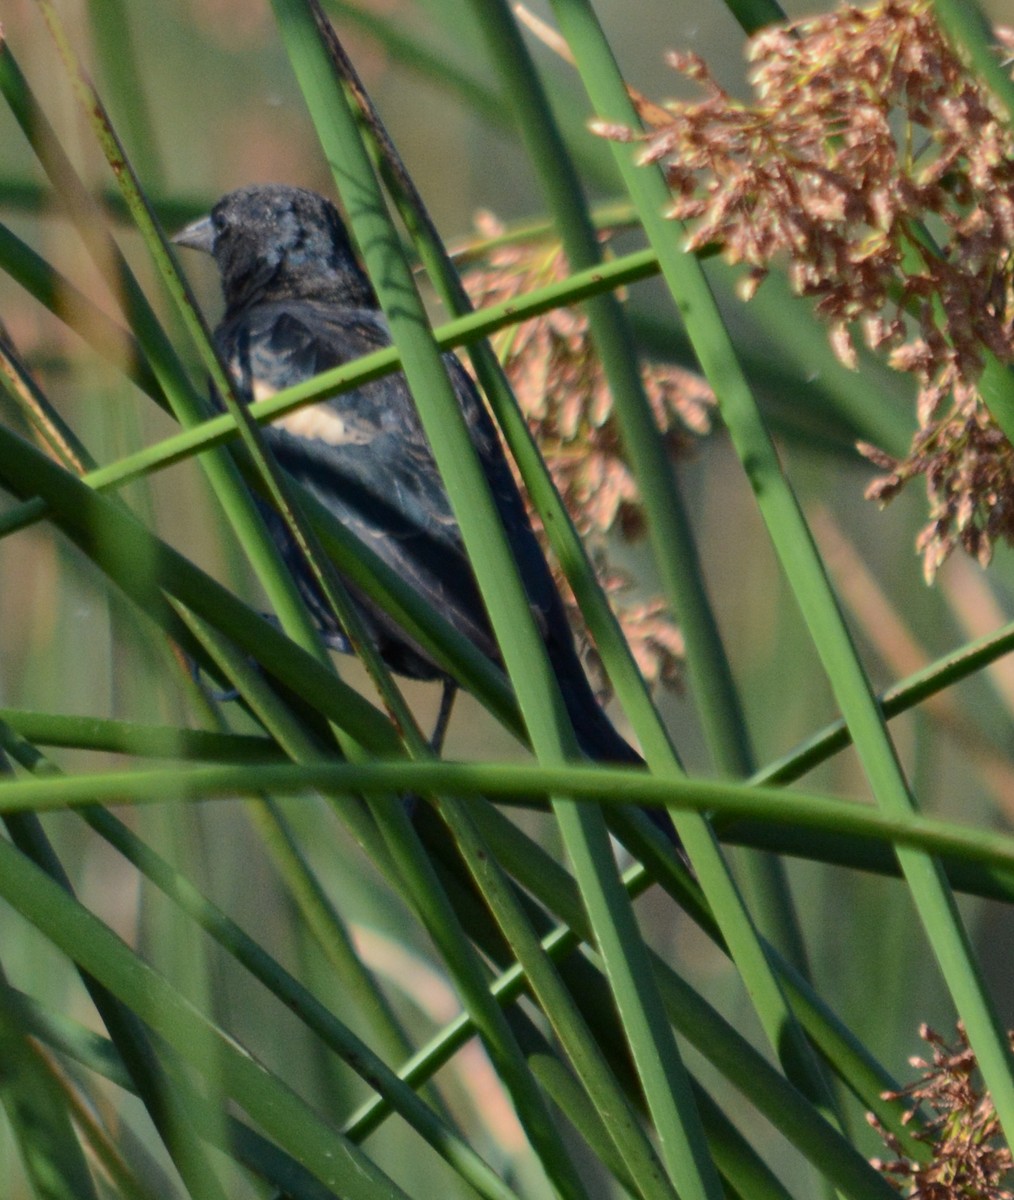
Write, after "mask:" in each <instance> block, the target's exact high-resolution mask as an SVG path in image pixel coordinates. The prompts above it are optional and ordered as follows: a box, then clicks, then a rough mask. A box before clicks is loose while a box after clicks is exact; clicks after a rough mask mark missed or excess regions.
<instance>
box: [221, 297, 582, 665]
mask: <svg viewBox="0 0 1014 1200" xmlns="http://www.w3.org/2000/svg"><path fill="white" fill-rule="evenodd" d="M218 340H219V345H220V348H221V350H222V352H223V354H224V356H225V358H226V360H227V363H228V365H229V367H230V369H231V370H232V372H233V374H234V376H235V377H236V378H237V380H238V381H239V382H240V384H241V388H242V390H243V391H244V392H245V393H246V394H247V395H248V396H249V397H251V398H262V397H264V396H266V395H270V394H273V393H274V392H277V391H280V390H282V389H283V388H286V387H291V386H292V385H294V384H296V383H300V382H303V381H305V380H307V379H310V378H312V377H314V376H315V375H318V374H320V373H321V372H322V371H325V370H328V369H330V368H332V367H335V366H339V365H341V364H343V363H345V362H349V361H352V360H354V359H357V358H360V357H362V356H363V355H365V354H367V353H369V352H371V351H373V350H376V349H379V348H381V347H383V346H386V345H389V344H390V338H389V335H388V333H387V329H386V326H385V324H384V322H383V319H382V318H381V317H380V316H379V314H375V313H373V312H371V311H369V310H350V309H335V308H333V307H331V306H327V305H322V304H315V303H312V302H307V301H302V302H279V303H274V304H262V305H258V306H255V307H254V308H252V309H250V310H248V311H247V312H246V313H244V314H241V315H240V316H239V317H238V318H236V319H234V320H233V321H231V322H229V323H228V324H226V325H224V326H223V327H222V328H221V329H220V330H219V334H218ZM446 361H447V365H448V369H449V371H450V375H451V380H452V383H453V386H454V389H455V392H456V394H457V397H458V400H459V402H460V403H461V406H462V410H463V412H464V414H465V417H466V420H467V422H468V426H469V429H470V432H471V434H472V440H473V443H474V444H475V446H476V450H477V452H478V454H479V457H480V461H481V462H482V465H483V469H484V471H485V474H486V477H487V479H488V480H489V483H490V486H491V488H492V489H493V492H494V496H495V499H496V503H497V506H498V509H499V511H500V515H501V517H502V519H503V521H504V524H505V527H506V530H507V533H508V537H509V539H510V541H511V544H512V548H513V550H514V553H515V556H516V557H517V559H518V563H519V566H520V568H521V573H522V577H523V579H524V581H525V585H526V590H527V591H528V593H529V599H530V601H531V603H532V606H533V609H534V611H535V613H536V616H537V618H538V619H539V621H540V624H543V625H545V622H546V620H547V618H549V619H550V620H551V619H552V617H556V616H557V613H556V612H555V611H554V609H559V599H558V597H557V594H556V591H555V588H554V586H553V583H552V579H551V577H550V574H549V570H548V568H547V566H546V563H545V559H544V557H543V555H542V551H541V549H540V548H539V546H538V543H537V541H536V539H535V537H534V534H533V533H532V531H531V527H530V525H529V523H528V519H527V516H526V514H525V510H524V505H523V502H522V500H521V497H520V495H519V493H518V490H517V487H516V486H515V483H514V480H513V477H512V476H511V473H510V468H509V467H508V465H507V462H506V460H505V458H504V455H503V451H502V449H501V447H500V443H499V440H498V438H497V435H496V432H495V430H494V428H493V425H492V422H491V421H490V419H489V416H488V414H487V413H486V411H485V408H484V407H483V405H482V402H481V400H480V399H479V396H478V394H477V393H476V391H475V387H474V385H473V383H472V381H471V379H470V378H469V377H468V375H467V374H466V372H465V371H464V369H463V368H462V366H461V364H460V363H459V362H458V361H457V359H456V358H454V356H453V355H448V356H446ZM268 438H269V441H270V444H271V446H272V449H273V450H274V452H275V455H276V456H277V458H278V461H279V463H280V464H281V465H282V466H283V467H284V468H285V469H286V471H288V472H289V473H290V474H291V475H293V476H294V477H295V478H297V479H298V480H299V481H300V482H301V483H303V484H304V485H305V486H307V487H308V488H310V489H311V490H312V491H313V493H314V494H315V495H316V496H317V498H318V499H319V500H321V501H322V502H323V503H324V504H325V505H326V506H327V507H328V508H329V510H330V511H331V512H333V513H334V515H335V516H336V517H337V518H338V519H339V520H340V521H341V522H342V523H343V524H344V525H346V526H347V527H348V528H350V529H352V530H353V532H355V533H356V534H357V536H359V537H360V538H361V539H362V540H363V541H364V542H366V544H367V545H369V546H370V547H371V548H372V549H373V550H374V551H375V552H376V553H377V554H378V555H379V556H380V557H381V558H382V559H384V561H385V562H387V563H388V565H389V566H391V567H393V568H394V569H395V570H397V571H398V573H399V574H400V575H401V577H402V578H403V579H405V580H406V582H408V583H409V584H411V586H412V587H413V588H415V589H416V590H417V591H418V592H419V593H420V594H422V595H423V596H424V597H426V598H427V599H428V600H429V601H430V603H432V604H433V605H434V606H435V607H437V608H438V609H440V611H442V612H443V613H444V614H445V615H447V616H448V617H449V619H451V620H452V622H453V623H454V624H455V626H456V627H457V628H458V629H459V630H460V631H461V632H462V633H464V634H466V636H468V637H469V638H470V639H471V640H472V641H473V642H475V643H476V644H477V645H479V646H480V647H481V648H482V649H483V650H484V651H485V652H486V653H489V654H491V655H492V656H493V657H499V655H498V652H497V650H496V647H495V643H494V642H493V639H492V634H491V633H490V630H489V625H488V621H487V618H486V614H485V609H484V607H483V604H482V601H481V598H480V595H479V592H478V588H477V586H476V583H475V579H474V577H473V575H472V570H471V567H470V565H469V562H468V559H467V556H466V554H465V548H464V545H463V542H462V538H461V533H460V530H459V528H458V524H457V521H456V519H455V517H454V513H453V511H452V509H451V505H450V502H449V500H448V497H447V493H446V491H445V489H444V486H443V482H442V481H441V479H440V475H439V472H438V470H437V467H436V463H435V461H434V459H433V455H432V452H431V451H430V448H429V444H428V442H427V439H426V436H425V433H424V431H423V428H422V425H421V423H420V420H419V417H418V415H417V412H416V409H415V405H414V403H413V401H412V397H411V394H410V392H409V390H408V385H407V383H406V380H405V377H404V376H403V375H401V374H394V375H388V376H386V377H384V378H382V379H378V380H375V381H373V382H371V383H367V384H364V385H363V386H362V387H359V388H356V389H355V390H353V391H350V392H345V393H343V394H341V395H340V396H336V397H334V398H332V399H330V400H325V401H322V402H320V403H318V404H316V405H313V406H311V407H308V408H304V409H301V410H299V411H298V412H295V413H293V414H290V415H289V416H287V417H285V418H282V419H281V420H280V421H278V422H276V423H275V424H274V425H273V426H271V427H270V428H269V430H268ZM550 614H552V616H550ZM558 619H564V620H565V618H563V614H562V609H561V610H560V611H559V618H558Z"/></svg>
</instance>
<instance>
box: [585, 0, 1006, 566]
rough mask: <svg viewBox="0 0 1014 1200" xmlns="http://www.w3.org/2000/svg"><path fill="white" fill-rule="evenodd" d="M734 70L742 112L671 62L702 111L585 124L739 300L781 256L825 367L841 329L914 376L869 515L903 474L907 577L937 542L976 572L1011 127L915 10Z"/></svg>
mask: <svg viewBox="0 0 1014 1200" xmlns="http://www.w3.org/2000/svg"><path fill="white" fill-rule="evenodd" d="M998 37H1000V40H1001V41H1003V42H1004V43H1005V45H1006V46H1007V47H1008V49H1009V47H1010V45H1011V35H1010V34H1009V33H1001V34H998ZM749 61H750V63H751V69H750V76H749V78H750V83H751V85H752V87H753V89H754V93H755V100H754V102H753V103H752V104H741V103H739V102H738V101H736V100H734V99H733V98H732V97H730V96H729V95H728V94H727V93H726V92H725V91H723V90H722V88H720V87H719V86H718V84H717V83H716V82H715V80H714V78H713V77H712V75H711V73H710V72H709V70H708V68H707V66H706V65H705V64H704V63H703V62H702V60H701V59H700V58H698V57H697V56H695V55H693V54H673V55H671V56H670V62H671V63H672V65H673V66H674V67H675V69H676V70H678V71H679V72H680V73H681V74H683V75H684V76H687V77H689V78H690V79H692V80H694V81H696V82H697V83H698V84H699V85H700V86H701V87H702V88H703V89H704V92H705V96H704V98H703V99H702V100H699V101H696V102H693V103H683V102H674V103H670V104H667V105H666V106H665V108H666V115H665V116H661V115H660V112H659V108H658V106H656V105H646V106H643V107H642V113H641V115H642V118H643V120H644V122H645V125H646V126H647V127H648V129H649V132H648V133H647V134H644V135H642V134H640V133H634V132H633V131H631V130H628V129H624V128H622V127H617V126H603V125H599V126H598V127H597V131H598V132H600V133H603V134H604V135H606V136H609V137H612V138H618V139H622V140H628V141H632V140H636V139H641V138H643V140H644V142H645V148H644V151H643V154H642V159H643V161H644V162H645V163H661V164H662V165H663V168H664V170H665V172H666V176H667V179H668V181H669V184H670V186H671V188H672V191H673V196H674V200H673V205H672V209H671V215H672V216H673V217H674V218H678V219H680V220H682V221H686V222H688V223H689V236H688V246H689V247H690V248H691V249H697V248H700V247H702V246H704V245H706V244H709V243H717V244H718V245H719V246H720V247H721V248H722V250H723V252H724V254H725V256H726V257H727V258H728V259H729V260H730V261H731V262H733V263H742V264H744V265H745V266H746V267H748V268H749V272H748V274H747V276H746V277H745V280H744V283H743V292H744V294H745V295H747V296H749V295H751V294H752V293H753V292H754V291H755V290H756V288H757V287H758V286H759V285H760V283H761V282H762V280H763V279H764V276H765V275H766V273H767V272H768V271H769V270H770V269H771V266H772V264H773V262H774V260H775V259H776V258H777V259H778V260H779V261H784V262H785V263H786V265H787V271H788V275H789V279H790V281H791V283H792V286H793V287H794V288H795V290H796V291H797V292H798V293H800V294H801V295H805V296H810V297H812V298H813V299H814V301H815V304H816V310H817V312H818V313H819V314H820V316H822V317H823V318H824V319H825V320H826V321H827V322H828V324H829V326H830V340H831V344H832V346H833V348H834V350H835V352H836V353H837V355H838V357H839V358H840V359H841V360H842V361H843V362H844V363H846V364H847V365H849V366H854V365H855V359H856V351H855V344H854V340H853V339H854V337H855V336H856V332H857V331H858V332H860V333H861V335H862V337H863V339H864V340H865V342H866V344H867V345H868V346H869V347H870V348H871V349H874V350H877V351H880V352H882V353H884V354H885V355H886V356H887V358H888V361H889V362H890V364H891V365H892V366H893V367H895V368H896V369H897V370H900V371H906V372H909V373H910V374H912V375H913V376H914V377H915V379H916V380H917V382H918V387H919V400H918V423H919V429H918V432H917V434H916V435H915V438H914V439H913V442H912V446H911V449H910V451H909V454H908V455H907V456H906V457H905V458H904V459H901V460H896V459H894V458H891V457H889V456H888V455H886V454H884V453H883V452H882V451H878V450H875V449H872V448H869V447H863V448H862V449H863V452H864V453H866V454H867V455H868V457H870V458H871V459H872V460H873V461H874V462H875V463H876V464H877V465H878V466H879V467H881V468H882V469H883V470H884V471H885V472H886V474H885V475H884V476H883V477H882V478H881V479H879V480H878V481H876V482H875V483H874V484H873V486H872V487H871V488H870V489H869V493H868V494H869V495H870V496H871V497H872V498H873V499H876V500H879V501H880V502H881V503H883V502H886V501H887V500H889V499H890V498H891V497H892V496H894V495H895V494H896V493H897V492H898V491H899V490H900V489H901V488H902V487H903V486H904V485H905V484H906V483H907V482H908V481H909V480H910V479H912V478H913V477H915V476H923V477H924V479H925V481H926V486H927V489H928V493H929V501H930V518H931V519H930V523H929V524H928V526H927V527H926V528H925V530H924V531H923V533H922V535H921V537H920V540H919V549H920V550H921V552H922V554H923V556H924V566H925V571H926V574H927V577H928V578H930V579H932V577H933V574H934V572H935V571H936V569H937V567H938V566H939V565H940V564H941V563H942V562H943V561H944V559H945V558H946V557H947V555H948V554H949V553H950V552H951V551H952V549H953V548H954V547H955V546H956V545H961V546H962V547H963V548H964V549H965V550H966V551H967V552H968V553H970V554H972V555H974V556H975V557H976V558H977V559H978V560H979V561H980V562H981V563H983V564H985V563H986V562H988V560H989V558H990V554H991V552H992V547H993V544H994V543H995V541H996V539H997V538H999V537H1003V538H1005V539H1006V540H1008V541H1014V449H1012V447H1011V445H1010V443H1009V442H1008V441H1007V439H1006V438H1005V437H1004V436H1003V434H1002V433H1001V432H1000V431H999V429H998V428H997V426H996V425H995V424H994V422H993V420H992V418H991V417H990V416H989V414H988V412H987V411H986V408H985V405H984V404H983V401H982V397H981V395H980V391H979V381H980V377H981V374H982V370H983V365H984V354H985V353H986V352H989V353H990V354H992V355H994V356H996V358H997V359H998V360H999V361H1000V362H1001V363H1005V364H1006V363H1009V362H1011V361H1012V359H1014V280H1012V273H1014V269H1012V254H1011V248H1012V245H1014V139H1012V137H1011V132H1010V130H1009V128H1008V127H1007V126H1006V124H1005V122H1004V120H1003V119H1002V118H1001V117H1000V116H999V115H998V114H997V112H995V111H994V107H993V102H992V100H991V98H990V96H989V94H988V93H987V92H986V90H985V89H984V88H983V87H982V86H981V85H980V84H979V82H978V81H977V80H976V79H975V78H974V77H973V76H972V75H971V74H970V72H969V71H968V69H967V68H966V66H965V65H964V64H963V62H962V61H961V59H960V58H959V57H958V56H957V55H956V54H955V52H954V51H953V50H952V49H951V47H950V46H949V44H948V42H947V40H946V39H945V37H944V35H943V33H942V32H941V30H940V29H939V27H938V26H937V25H936V23H935V21H934V19H933V14H932V6H931V5H930V4H929V3H927V2H926V0H882V2H881V3H879V4H875V5H873V6H871V7H869V8H857V7H853V6H843V7H841V8H840V9H838V10H836V11H835V12H833V13H829V14H827V15H824V16H820V17H816V18H813V19H810V20H805V21H801V22H798V23H796V24H793V25H788V26H777V27H769V28H766V29H765V30H763V31H762V32H761V33H760V34H758V35H757V36H756V37H754V38H753V39H752V40H751V42H750V43H749Z"/></svg>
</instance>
